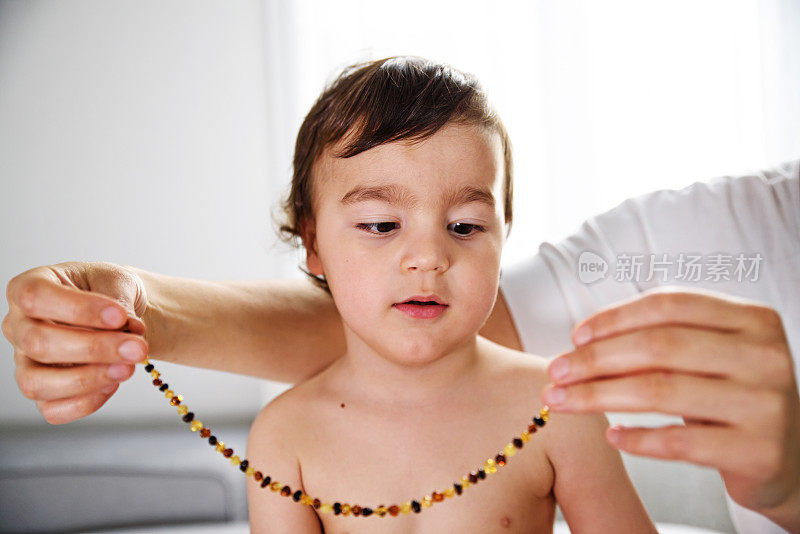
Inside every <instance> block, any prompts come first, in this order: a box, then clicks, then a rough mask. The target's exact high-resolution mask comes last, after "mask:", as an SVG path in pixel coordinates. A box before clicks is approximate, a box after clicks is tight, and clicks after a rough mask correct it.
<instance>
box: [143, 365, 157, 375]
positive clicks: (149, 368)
mask: <svg viewBox="0 0 800 534" xmlns="http://www.w3.org/2000/svg"><path fill="white" fill-rule="evenodd" d="M153 369H155V367H153V364H152V363H148V364H147V365H145V366H144V370H145V371H147V372H148V373H149V372H151V371H152V370H153Z"/></svg>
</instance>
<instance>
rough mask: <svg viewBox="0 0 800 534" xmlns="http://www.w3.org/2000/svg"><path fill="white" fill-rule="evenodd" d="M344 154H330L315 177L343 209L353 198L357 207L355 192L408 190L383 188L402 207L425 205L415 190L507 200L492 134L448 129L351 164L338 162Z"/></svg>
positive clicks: (346, 160)
mask: <svg viewBox="0 0 800 534" xmlns="http://www.w3.org/2000/svg"><path fill="white" fill-rule="evenodd" d="M339 148H340V147H338V146H337V147H332V148H331V149H330V150H328V149H326V150H325V151H324V153H323V155H322V156H320V158H319V161H318V162H317V164H318V165H317V166H316V172H315V173H314V174H315V175H316V176H315V181H316V182H317V184H319V185H320V187H319V188H318V191H319V192H320V193H321V194H323V195H324V196H326V197H328V199H329V200H332V201H336V202H337V203H338V202H344V203H348V202H346V201H347V200H348V198H346V197H348V195H349V200H351V201H352V200H353V199H354V198H356V197H357V196H358V195H355V197H354V194H353V193H354V191H355V190H364V189H373V188H379V187H380V186H385V185H387V184H402V185H401V186H400V187H394V188H386V187H383V193H384V194H389V195H391V196H393V197H394V200H396V201H398V202H399V203H402V204H412V203H415V202H416V201H419V200H420V199H418V198H416V195H414V194H413V193H410V192H409V191H410V190H412V189H423V190H424V192H425V195H426V196H427V195H440V194H441V195H444V196H448V197H454V196H461V197H464V195H466V196H467V197H469V196H472V197H474V198H475V199H476V200H479V201H480V200H481V197H482V196H485V195H482V194H481V191H485V192H488V193H489V195H490V196H492V197H494V199H496V200H498V201H500V199H501V198H502V183H503V171H504V169H503V165H504V163H503V150H502V145H501V142H500V138H499V135H497V134H495V133H494V132H491V131H488V130H487V129H486V128H481V127H475V126H468V125H459V124H453V125H446V126H445V127H443V128H441V129H440V130H439V131H437V132H436V133H435V134H434V135H432V136H430V137H428V138H426V139H424V140H422V141H411V140H400V141H395V142H391V143H386V144H383V145H380V146H377V147H374V148H371V149H369V150H366V151H364V152H362V153H360V154H358V155H356V156H353V157H350V158H338V157H335V156H334V154H335V151H336V150H338V149H339ZM361 194H362V195H363V191H362V193H361ZM367 194H369V192H367ZM376 198H378V199H381V200H388V199H385V198H380V196H377V197H376ZM362 199H363V196H362ZM451 200H461V199H454V198H451ZM350 203H352V202H350ZM500 203H502V202H501V201H500Z"/></svg>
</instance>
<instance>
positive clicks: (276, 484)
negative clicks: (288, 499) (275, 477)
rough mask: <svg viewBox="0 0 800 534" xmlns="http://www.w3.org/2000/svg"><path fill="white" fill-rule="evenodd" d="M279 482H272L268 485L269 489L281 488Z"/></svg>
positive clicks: (276, 489) (277, 489)
mask: <svg viewBox="0 0 800 534" xmlns="http://www.w3.org/2000/svg"><path fill="white" fill-rule="evenodd" d="M281 487H282V486H281V483H280V482H273V483H272V484H270V485H269V489H270V490H272V491H280V490H281Z"/></svg>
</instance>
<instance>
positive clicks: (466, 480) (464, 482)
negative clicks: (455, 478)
mask: <svg viewBox="0 0 800 534" xmlns="http://www.w3.org/2000/svg"><path fill="white" fill-rule="evenodd" d="M470 485H471V484H470V483H469V477H468V476H467V475H464V476H463V477H461V487H462V488H468V487H470Z"/></svg>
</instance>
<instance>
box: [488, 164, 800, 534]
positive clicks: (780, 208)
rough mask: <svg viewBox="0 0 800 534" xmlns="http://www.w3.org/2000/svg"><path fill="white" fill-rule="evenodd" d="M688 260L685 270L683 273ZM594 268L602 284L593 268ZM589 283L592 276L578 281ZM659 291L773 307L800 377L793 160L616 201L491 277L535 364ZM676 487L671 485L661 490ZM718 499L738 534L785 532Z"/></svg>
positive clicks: (798, 171) (798, 213)
mask: <svg viewBox="0 0 800 534" xmlns="http://www.w3.org/2000/svg"><path fill="white" fill-rule="evenodd" d="M586 251H588V252H586ZM651 255H654V256H651ZM759 255H760V259H759ZM692 257H694V259H692ZM692 261H693V262H694V265H695V267H694V269H695V270H691V269H692V268H690V267H688V266H689V265H690V263H691V262H692ZM604 262H605V264H606V265H607V271H606V272H605V275H604V276H603V275H602V274H598V273H602V271H598V270H597V269H598V268H600V269H602V267H603V264H604ZM681 262H682V263H681ZM679 263H680V267H681V269H680V270H679ZM637 264H639V265H640V267H639V269H640V271H639V272H638V274H637V272H636V265H637ZM698 264H699V265H700V266H699V267H697V265H698ZM581 265H582V267H581ZM651 266H652V267H653V273H652V276H651V272H650V267H651ZM737 266H738V270H737ZM592 267H594V269H595V270H594V271H593V270H591V269H592ZM579 269H581V270H580V271H579ZM592 276H595V277H597V276H600V278H599V279H598V280H596V281H593V282H592V281H591V278H588V279H587V277H592ZM726 277H727V279H726ZM649 278H650V279H649ZM582 280H583V281H582ZM667 284H669V285H679V286H690V287H702V288H706V289H710V290H714V291H720V292H723V293H727V294H730V295H735V296H741V297H745V298H749V299H752V300H757V301H760V302H763V303H765V304H768V305H769V306H771V307H772V308H774V309H775V310H776V311H777V312H778V313H779V314H780V315H781V318H782V320H783V325H784V328H785V329H786V334H787V337H788V340H789V347H790V350H791V351H792V354H793V356H794V359H795V373H796V374H795V376H800V161H794V162H791V163H786V164H784V165H780V166H779V167H776V168H774V169H770V170H767V171H763V172H759V173H757V174H749V175H742V176H726V177H720V178H715V179H713V180H711V181H709V182H705V183H695V184H692V185H691V186H689V187H686V188H684V189H681V190H677V191H676V190H663V191H656V192H654V193H649V194H647V195H642V196H639V197H636V198H632V199H629V200H626V201H625V202H623V203H622V204H620V205H619V206H617V207H616V208H614V209H612V210H610V211H608V212H606V213H603V214H601V215H598V216H596V217H592V218H591V219H588V220H587V221H586V222H584V223H583V225H582V226H581V227H580V229H579V230H578V231H577V232H576V233H575V234H573V235H572V236H570V237H568V238H567V239H565V240H563V241H562V242H560V243H557V244H552V243H542V244H541V245H540V247H539V252H538V253H537V254H535V255H534V256H532V257H530V258H528V259H526V260H525V261H522V262H520V263H517V264H514V265H510V266H504V267H503V270H502V275H501V278H500V288H501V290H502V292H503V296H504V298H505V300H506V302H507V303H508V307H509V310H510V312H511V315H512V318H513V321H514V324H515V326H516V328H517V332H518V333H519V336H520V339H521V342H522V346H523V349H524V350H525V351H526V352H531V353H536V354H542V355H545V356H555V355H557V354H559V353H562V352H566V351H568V350H571V349H572V348H573V347H572V344H571V341H570V333H571V330H572V327H573V326H574V325H575V324H576V323H577V322H578V321H580V320H582V319H584V318H585V317H587V316H589V315H591V314H592V313H594V312H595V311H597V310H599V309H602V308H605V307H607V306H608V305H610V304H612V303H614V302H616V301H619V300H622V299H626V298H629V297H631V296H633V295H636V294H637V293H640V292H642V291H644V290H646V289H648V288H651V287H655V286H659V285H667ZM743 461H747V459H746V458H744V459H743ZM672 464H673V466H674V465H678V464H676V463H674V462H673V463H672ZM633 475H634V474H632V477H633V478H634V482H635V483H636V477H635V476H633ZM682 486H683V481H681V480H678V481H677V483H675V484H673V487H672V488H670V489H669V491H677V492H680V491H681V490H682ZM638 487H639V486H638V484H637V488H638ZM662 490H663V488H662ZM661 495H662V496H663V495H664V493H662V494H661ZM643 499H644V496H643ZM727 501H728V505H729V510H730V512H731V516H732V518H733V521H734V524H735V525H736V528H737V530H739V532H747V533H756V532H757V533H759V534H762V533H773V532H775V533H778V532H785V531H784V530H783V529H781V528H780V527H778V526H777V525H775V524H774V523H772V522H770V521H768V520H767V519H766V518H764V517H762V516H760V515H758V514H755V513H753V512H751V511H749V510H747V509H745V508H742V507H741V506H739V505H737V504H736V503H734V502H733V501H732V500H730V498H728V499H727ZM645 502H647V501H646V500H645Z"/></svg>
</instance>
